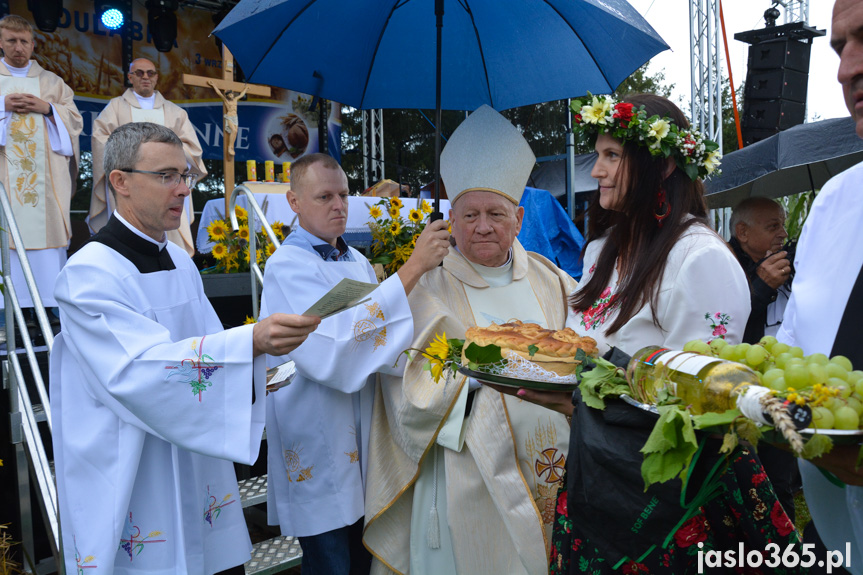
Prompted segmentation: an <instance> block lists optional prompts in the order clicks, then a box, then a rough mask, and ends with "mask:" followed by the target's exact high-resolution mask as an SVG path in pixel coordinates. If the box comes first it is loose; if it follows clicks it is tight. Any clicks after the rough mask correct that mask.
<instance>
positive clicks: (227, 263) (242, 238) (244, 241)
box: [202, 206, 286, 273]
mask: <svg viewBox="0 0 863 575" xmlns="http://www.w3.org/2000/svg"><path fill="white" fill-rule="evenodd" d="M234 213H235V214H236V215H237V223H238V224H239V230H237V231H234V230H233V229H232V228H231V225H230V224H229V223H225V220H213V221H212V222H211V223H210V225H209V226H207V235H208V236H209V238H210V241H211V242H214V243H215V245H214V246H213V250H212V252H211V255H212V256H213V258H214V259H215V260H216V265H215V266H212V267H210V268H207V269H205V270H203V272H202V273H240V272H247V271H249V234H250V233H251V232H250V230H249V215H248V213H247V212H246V210H245V209H244V208H242V207H241V206H237V207H236V208H235V209H234ZM272 228H273V232H274V233H275V234H276V237H277V238H278V239H279V241H280V242H281V241H282V240H284V239H285V232H286V226H285V225H284V224H282V223H281V222H279V221H275V222H273V224H272ZM255 247H256V250H255V251H256V252H257V253H256V254H255V258H256V261H257V263H258V265H259V266H261V268H262V269H263V267H264V266H265V264H266V261H267V258H269V257H270V256H271V255H273V254H274V253H275V251H276V245H275V244H273V243H272V242H271V241H270V240H269V238H268V237H267V234H266V233H265V232H264V231H263V230H260V231H258V232H255Z"/></svg>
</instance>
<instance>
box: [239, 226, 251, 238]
mask: <svg viewBox="0 0 863 575" xmlns="http://www.w3.org/2000/svg"><path fill="white" fill-rule="evenodd" d="M237 235H238V236H239V238H240V239H241V240H246V241H248V240H249V226H240V231H239V232H237Z"/></svg>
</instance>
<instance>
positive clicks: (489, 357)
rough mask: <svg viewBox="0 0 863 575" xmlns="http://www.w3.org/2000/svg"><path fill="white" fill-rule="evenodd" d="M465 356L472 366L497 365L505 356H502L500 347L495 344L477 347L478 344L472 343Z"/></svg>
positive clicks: (465, 351)
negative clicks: (474, 364)
mask: <svg viewBox="0 0 863 575" xmlns="http://www.w3.org/2000/svg"><path fill="white" fill-rule="evenodd" d="M464 355H465V357H466V358H467V360H468V361H469V362H471V363H472V364H473V363H476V364H488V363H497V362H499V361H500V360H501V359H503V356H502V355H501V354H500V347H499V346H496V345H494V344H490V345H477V344H476V343H471V344H470V345H469V346H467V349H466V350H464ZM471 369H473V368H471Z"/></svg>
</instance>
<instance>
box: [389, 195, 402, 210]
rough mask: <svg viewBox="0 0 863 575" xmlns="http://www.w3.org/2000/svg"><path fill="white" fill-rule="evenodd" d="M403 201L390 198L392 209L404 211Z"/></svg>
mask: <svg viewBox="0 0 863 575" xmlns="http://www.w3.org/2000/svg"><path fill="white" fill-rule="evenodd" d="M403 205H404V204H402V201H401V200H400V199H398V198H390V208H398V209H402V206H403Z"/></svg>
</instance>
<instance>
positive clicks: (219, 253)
mask: <svg viewBox="0 0 863 575" xmlns="http://www.w3.org/2000/svg"><path fill="white" fill-rule="evenodd" d="M211 253H212V254H213V257H214V258H216V259H217V260H223V259H225V257H226V256H227V255H228V248H226V247H225V244H216V245H214V246H213V251H212V252H211Z"/></svg>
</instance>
